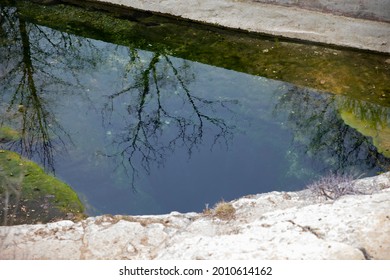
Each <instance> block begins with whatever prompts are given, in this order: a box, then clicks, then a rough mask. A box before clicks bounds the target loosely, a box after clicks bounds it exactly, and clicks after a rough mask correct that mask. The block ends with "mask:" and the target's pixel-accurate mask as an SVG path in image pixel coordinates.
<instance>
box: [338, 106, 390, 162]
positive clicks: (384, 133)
mask: <svg viewBox="0 0 390 280" xmlns="http://www.w3.org/2000/svg"><path fill="white" fill-rule="evenodd" d="M340 116H341V118H342V119H343V120H344V122H345V123H346V124H347V125H349V126H350V127H353V128H355V129H356V130H357V131H359V132H360V133H361V134H363V135H365V136H369V137H371V138H372V143H373V145H374V146H375V147H376V148H377V149H378V152H379V153H381V154H383V155H384V156H385V157H388V158H390V127H389V126H387V123H375V122H373V121H370V120H369V119H364V118H359V117H358V116H356V115H355V114H354V113H353V112H351V111H344V110H341V111H340Z"/></svg>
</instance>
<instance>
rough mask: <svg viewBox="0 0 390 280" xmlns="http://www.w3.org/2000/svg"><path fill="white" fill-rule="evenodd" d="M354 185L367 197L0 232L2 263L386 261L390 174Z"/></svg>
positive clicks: (249, 202)
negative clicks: (223, 214)
mask: <svg viewBox="0 0 390 280" xmlns="http://www.w3.org/2000/svg"><path fill="white" fill-rule="evenodd" d="M355 184H356V186H357V187H358V188H359V189H360V190H362V191H363V192H365V193H366V194H364V195H363V194H362V195H348V196H343V197H341V198H339V199H337V200H334V201H333V200H326V199H325V198H321V197H316V196H315V195H314V194H313V193H311V192H310V191H308V190H305V191H301V192H290V193H286V192H272V193H266V194H260V195H252V196H246V197H243V198H240V199H238V200H235V201H232V202H231V205H232V206H233V207H234V208H235V210H236V211H235V214H234V216H233V217H231V218H230V219H228V220H221V219H219V218H217V217H216V216H213V215H205V214H202V213H201V214H199V213H186V214H181V213H178V212H172V213H170V214H167V215H156V216H108V215H104V216H99V217H91V218H88V219H86V220H83V221H81V222H78V223H74V222H71V221H60V222H55V223H50V224H42V225H20V226H12V227H0V259H308V260H314V259H351V260H352V259H382V260H383V259H387V260H388V259H390V211H389V209H390V188H389V186H390V173H385V174H382V175H380V176H376V177H372V178H365V179H361V180H358V181H356V182H355Z"/></svg>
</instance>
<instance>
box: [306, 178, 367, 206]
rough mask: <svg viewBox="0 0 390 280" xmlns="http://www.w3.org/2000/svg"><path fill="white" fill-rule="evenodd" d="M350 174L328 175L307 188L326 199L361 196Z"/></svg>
mask: <svg viewBox="0 0 390 280" xmlns="http://www.w3.org/2000/svg"><path fill="white" fill-rule="evenodd" d="M353 181H354V177H353V176H352V175H350V174H343V175H340V174H334V173H330V174H328V175H326V176H323V177H321V178H320V179H318V180H317V181H315V182H313V183H311V184H310V185H308V186H307V189H309V190H310V191H311V192H312V193H314V194H315V195H318V196H323V197H325V198H326V199H331V200H336V199H338V198H339V197H341V196H343V195H354V194H363V193H362V192H361V191H360V190H358V189H357V188H356V187H355V185H354V183H353Z"/></svg>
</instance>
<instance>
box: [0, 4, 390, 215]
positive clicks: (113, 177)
mask: <svg viewBox="0 0 390 280" xmlns="http://www.w3.org/2000/svg"><path fill="white" fill-rule="evenodd" d="M1 3H2V2H0V12H1V28H0V94H1V95H0V102H1V104H0V110H1V115H0V122H1V124H2V126H5V125H6V126H10V127H12V128H14V129H15V130H17V131H20V132H21V135H22V137H21V138H20V139H17V140H13V141H6V142H3V143H1V144H0V145H1V149H9V150H13V151H17V152H19V153H20V154H22V155H24V156H25V157H28V158H31V159H33V160H34V161H36V162H38V163H39V164H41V165H42V166H44V167H45V168H46V170H47V171H48V172H51V173H54V174H55V175H56V176H57V177H58V178H60V179H62V180H63V181H65V182H66V183H68V184H69V185H70V186H72V188H73V189H74V190H75V191H76V192H77V193H78V194H79V196H80V197H81V198H82V199H83V200H84V201H85V203H86V204H87V205H88V207H89V212H90V213H94V214H95V213H113V214H119V213H121V214H152V213H153V214H155V213H166V212H170V211H174V210H175V211H201V210H202V209H204V208H205V205H206V204H209V205H213V204H214V203H216V202H217V201H219V200H221V199H225V200H230V199H234V198H237V197H240V196H243V195H247V194H253V193H261V192H268V191H274V190H277V191H288V190H297V189H301V188H303V187H304V186H305V185H306V184H307V183H308V182H311V181H312V180H314V179H316V178H318V177H319V176H321V175H325V174H328V173H329V172H338V173H340V174H344V173H351V174H354V175H355V176H362V175H363V176H369V175H375V174H377V173H378V172H383V171H385V170H387V169H388V167H389V163H390V160H389V155H390V153H389V147H390V145H389V143H390V139H389V135H390V133H389V112H390V110H389V108H388V105H389V104H390V103H389V98H388V96H387V94H388V93H389V91H388V84H386V81H388V79H389V77H388V73H389V66H388V64H387V63H386V62H385V61H386V59H387V57H385V56H382V55H377V54H364V53H358V52H355V51H346V50H338V49H329V48H323V47H319V46H309V45H300V44H297V43H288V42H279V40H275V39H273V38H271V39H270V38H267V39H264V38H253V37H251V36H249V37H248V38H246V37H245V36H244V34H241V35H240V36H241V37H240V36H239V35H226V34H225V33H224V32H225V31H221V32H222V33H217V31H215V30H214V31H212V32H211V31H204V30H202V29H199V27H197V28H198V29H193V27H190V26H188V24H184V25H183V26H184V27H182V28H183V30H186V32H192V33H193V34H195V33H197V34H199V33H202V32H205V33H202V34H203V35H202V36H201V37H199V38H192V40H194V42H195V43H194V42H191V43H187V42H186V40H187V39H186V37H180V38H181V41H177V40H179V39H178V38H179V37H175V36H174V35H173V34H172V35H171V37H172V41H169V40H168V39H167V36H168V35H167V34H166V33H165V37H164V38H165V39H161V38H159V37H158V33H159V32H157V31H146V29H150V28H155V26H156V25H155V24H151V23H149V24H145V23H142V22H141V23H140V22H139V20H137V22H134V21H128V20H124V19H120V22H121V23H122V24H123V26H127V25H129V26H132V28H133V29H132V30H133V31H134V30H136V31H137V32H135V31H134V32H133V33H131V32H130V31H129V29H125V28H124V29H123V30H122V31H123V33H119V32H121V31H120V30H116V31H115V36H116V37H115V38H112V37H113V36H114V35H112V34H111V33H113V31H111V33H110V30H109V29H108V30H107V29H104V28H107V24H108V23H105V21H107V22H110V21H109V20H107V18H106V17H108V15H106V14H101V17H100V20H101V25H102V26H101V28H102V29H101V30H100V29H98V27H97V26H96V25H94V24H93V23H90V24H87V23H85V22H84V23H83V24H81V23H80V22H78V23H77V20H76V19H77V18H79V19H80V18H81V16H80V15H81V14H80V15H78V14H77V13H84V11H82V10H79V9H76V8H69V9H70V11H71V12H69V14H70V16H72V17H71V19H74V20H70V19H68V22H67V23H66V22H62V23H61V20H58V22H56V23H51V24H46V25H49V26H51V27H47V26H44V25H43V22H40V21H49V19H48V18H49V17H50V16H52V15H53V13H54V12H51V13H50V14H44V13H42V14H39V13H38V12H37V11H35V10H33V9H29V11H30V12H31V14H29V15H27V14H26V13H27V12H26V8H25V7H24V6H23V5H22V6H20V7H17V8H15V7H12V6H5V5H1ZM34 7H36V9H37V10H39V9H42V6H34ZM59 7H60V8H58V7H54V8H53V7H47V9H60V11H64V10H61V9H64V7H63V6H59ZM91 13H95V12H91ZM99 15H100V14H99ZM68 16H69V15H68ZM95 16H96V14H95ZM146 18H147V19H149V17H146ZM111 20H112V21H115V20H118V21H119V19H118V18H117V17H116V18H112V19H111ZM60 23H61V24H62V28H61V27H60V26H58V25H59V24H60ZM105 24H106V25H105ZM170 24H172V23H170V22H159V23H158V24H157V26H160V27H161V26H163V27H164V28H165V27H166V26H169V25H170ZM175 24H179V23H175ZM117 26H118V25H117ZM128 28H129V27H128ZM191 28H192V29H191ZM142 30H145V38H140V36H141V35H140V34H142V32H141V31H142ZM129 32H130V33H129ZM152 33H155V34H156V37H157V38H156V40H153V38H152V35H150V34H152ZM160 33H161V32H160ZM107 34H111V35H110V36H109V35H107ZM123 34H127V35H128V36H124V35H123ZM207 34H208V36H210V37H207V36H206V35H207ZM131 36H133V37H131ZM194 36H195V35H194ZM215 36H217V37H218V36H219V37H220V40H221V42H222V41H225V42H226V41H228V44H226V45H224V49H221V50H220V51H218V47H212V46H210V40H214V41H215V44H218V42H219V41H216V40H215V38H216V37H215ZM168 37H169V36H168ZM195 37H196V36H195ZM233 37H234V38H236V39H235V40H236V43H232V40H233V39H232V38H233ZM118 38H119V39H118ZM210 38H211V39H210ZM237 38H242V40H245V38H246V40H247V41H244V42H243V43H242V44H241V45H239V43H237V42H238V41H239V40H241V39H237ZM164 40H165V41H164ZM201 41H203V43H202V42H201ZM248 41H249V42H250V44H249V45H253V44H254V42H256V44H254V45H257V43H258V44H263V45H262V46H261V50H257V52H258V56H260V57H262V58H264V59H263V62H264V63H265V64H262V65H258V63H260V62H259V61H261V60H259V61H256V62H255V61H253V64H250V63H249V62H248V60H247V59H248V58H245V57H244V56H243V57H241V56H238V55H237V49H240V48H244V46H246V47H247V46H248ZM188 45H191V46H192V47H191V48H192V49H193V50H194V51H190V48H189V47H188ZM180 46H181V47H180ZM195 46H196V48H195ZM229 46H230V47H231V52H232V53H234V55H233V54H231V53H229ZM257 46H258V45H257ZM255 48H256V47H255ZM277 48H280V49H279V50H280V52H279V53H278V52H277V51H278V50H277ZM299 49H300V51H299ZM211 50H212V52H211ZM286 50H289V51H290V52H289V53H287V54H286V53H285V52H286ZM294 50H297V52H298V53H299V52H301V53H302V52H303V54H301V55H302V56H301V57H296V55H294V58H292V57H291V56H292V52H293V51H294ZM302 50H303V51H302ZM305 50H306V51H307V50H310V52H312V56H310V55H309V54H308V53H306V51H305ZM270 52H272V53H273V56H272V59H270V58H265V55H266V54H269V53H270ZM238 53H239V52H238ZM248 53H253V54H252V55H253V56H254V57H255V56H256V55H255V53H256V52H255V51H253V50H247V49H246V50H245V52H244V54H245V55H247V54H248ZM294 54H296V53H294ZM234 56H236V59H235V60H234V59H233V57H234ZM314 57H317V58H316V59H319V60H317V62H318V63H317V64H316V62H315V61H314ZM318 57H320V58H318ZM329 57H332V59H333V63H334V64H331V65H330V66H329V65H328V64H327V63H331V62H329ZM351 57H352V58H356V62H355V63H357V62H359V67H360V70H361V71H360V72H362V73H363V77H365V78H359V76H356V75H353V73H354V72H351V71H355V70H353V69H355V68H356V67H357V66H356V65H355V66H354V65H352V66H351V65H349V64H343V63H342V62H343V61H348V60H350V59H348V58H351ZM217 58H218V59H217ZM337 58H339V60H338V59H337ZM267 59H268V60H267ZM232 60H234V63H233V61H232ZM305 60H306V62H307V63H308V66H307V68H305V64H304V63H305ZM224 61H226V62H224ZM361 61H365V62H366V64H364V65H363V64H361ZM298 62H299V63H298ZM224 63H226V65H223V64H224ZM325 64H326V66H327V67H331V68H333V72H335V73H337V75H335V76H333V75H331V74H329V71H328V70H327V69H328V68H327V67H325ZM267 65H268V66H267ZM316 65H317V68H318V69H317V68H315V66H316ZM284 66H285V67H284ZM256 67H257V68H256ZM273 67H274V68H273ZM321 67H323V68H324V69H325V70H324V69H323V71H322V70H321V69H320V68H321ZM375 67H376V68H375ZM285 68H289V71H286V70H285ZM259 69H263V70H261V71H264V72H261V73H258V72H259V71H260V70H259ZM297 69H298V70H299V72H297V71H298V70H297ZM313 69H314V70H313ZM346 69H347V70H346ZM369 69H371V70H372V71H373V72H375V71H376V74H375V73H371V72H370V71H371V70H369ZM295 70H297V71H295ZM315 71H317V72H315ZM268 72H269V74H267V73H268ZM313 72H315V73H314V74H313ZM340 73H344V74H343V75H344V76H343V78H342V80H336V81H335V79H336V78H340V77H339V76H340ZM255 74H256V75H255ZM304 75H306V78H305V76H304ZM298 76H299V77H298ZM332 77H333V78H332ZM331 78H332V79H331ZM283 80H284V81H283ZM355 80H357V82H355ZM285 81H287V82H285ZM316 81H317V82H316ZM339 82H340V83H339ZM328 85H329V88H324V87H326V86H328ZM372 85H376V87H375V90H373V87H372ZM313 88H316V89H313ZM324 90H328V91H331V92H332V93H338V95H334V94H331V93H326V92H325V91H324ZM362 92H363V94H362Z"/></svg>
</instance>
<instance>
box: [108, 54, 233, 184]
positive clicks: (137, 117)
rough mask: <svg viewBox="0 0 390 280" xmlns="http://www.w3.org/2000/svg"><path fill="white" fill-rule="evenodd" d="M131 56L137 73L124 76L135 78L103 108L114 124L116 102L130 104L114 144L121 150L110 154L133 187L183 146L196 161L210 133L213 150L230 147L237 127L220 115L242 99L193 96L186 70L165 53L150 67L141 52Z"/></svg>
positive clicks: (152, 59)
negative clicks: (141, 175)
mask: <svg viewBox="0 0 390 280" xmlns="http://www.w3.org/2000/svg"><path fill="white" fill-rule="evenodd" d="M129 55H130V61H129V72H131V73H132V74H131V75H130V74H128V73H127V74H126V75H125V76H126V77H129V79H130V80H131V82H130V85H128V86H126V87H124V89H122V90H120V91H118V92H115V93H113V94H111V95H109V96H108V97H107V99H108V102H107V103H106V104H105V106H104V109H103V110H104V112H105V113H104V116H106V120H105V122H106V123H110V118H111V117H112V115H113V113H114V110H115V106H116V105H115V104H116V103H118V102H120V101H119V100H122V101H123V100H127V101H128V102H127V103H128V105H127V113H128V117H126V118H125V121H126V122H127V125H126V126H125V128H123V129H121V131H122V133H119V134H118V135H116V140H115V144H116V149H115V151H118V152H114V153H112V154H108V155H107V156H110V157H119V158H120V159H121V160H120V165H121V166H122V167H123V168H125V170H126V171H127V172H128V175H129V176H130V178H131V185H132V187H133V188H134V189H135V179H136V177H138V176H139V172H140V170H139V169H140V168H141V169H142V170H143V171H144V172H146V173H147V174H149V173H150V172H151V165H152V164H155V165H157V166H161V165H163V164H164V162H165V160H166V158H167V156H168V154H169V153H173V152H174V151H175V150H177V149H178V148H181V147H184V148H185V149H186V150H187V153H188V156H189V157H191V154H192V152H193V150H194V149H195V148H199V147H200V145H201V144H203V141H204V139H205V138H209V137H210V136H211V135H213V136H211V137H212V138H213V141H212V145H211V148H212V147H213V146H214V145H215V144H216V143H219V142H221V141H222V143H224V144H225V145H226V147H228V142H229V139H231V138H232V136H233V130H234V126H233V125H231V124H228V123H227V122H226V120H224V119H223V118H222V117H218V115H219V114H221V115H223V114H224V113H226V112H228V113H230V114H232V113H233V110H231V109H230V107H231V105H232V104H237V101H232V100H210V99H205V98H203V97H200V96H197V95H195V94H193V93H191V90H190V88H189V86H188V85H189V83H190V81H191V80H190V79H188V78H189V77H188V74H186V70H185V69H186V67H187V66H185V65H183V66H180V67H179V68H178V66H175V64H174V63H173V62H172V60H171V58H170V57H169V56H168V55H166V54H162V53H154V54H153V55H152V56H151V57H150V58H149V61H148V63H146V64H144V63H143V62H142V59H141V58H140V56H139V55H138V54H137V52H136V50H134V49H133V50H131V51H130V53H129ZM140 65H145V66H144V67H143V68H142V67H141V68H140V67H139V66H140ZM187 68H188V67H187ZM183 75H184V76H183ZM185 75H187V77H186V76H185ZM168 77H169V78H168ZM162 88H164V90H162ZM117 100H118V101H117ZM206 131H207V135H205V132H206ZM128 167H130V171H128V170H127V169H128Z"/></svg>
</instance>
